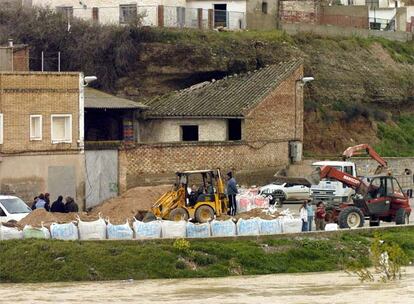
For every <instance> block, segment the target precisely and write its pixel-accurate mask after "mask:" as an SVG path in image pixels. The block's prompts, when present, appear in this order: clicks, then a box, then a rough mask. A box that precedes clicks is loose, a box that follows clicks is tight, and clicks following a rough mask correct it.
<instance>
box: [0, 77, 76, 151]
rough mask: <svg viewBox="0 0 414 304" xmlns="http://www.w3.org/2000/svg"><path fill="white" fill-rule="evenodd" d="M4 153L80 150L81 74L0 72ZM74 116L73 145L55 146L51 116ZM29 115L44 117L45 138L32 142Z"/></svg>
mask: <svg viewBox="0 0 414 304" xmlns="http://www.w3.org/2000/svg"><path fill="white" fill-rule="evenodd" d="M0 113H2V114H3V144H2V145H0V152H1V153H16V152H30V151H56V150H75V149H78V146H77V140H78V139H79V128H78V125H79V123H78V122H79V74H78V73H24V72H21V73H0ZM52 114H71V115H72V143H60V144H52V141H51V115H52ZM30 115H42V139H41V140H36V141H31V140H30Z"/></svg>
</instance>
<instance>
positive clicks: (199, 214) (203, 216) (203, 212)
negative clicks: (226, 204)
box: [195, 205, 214, 223]
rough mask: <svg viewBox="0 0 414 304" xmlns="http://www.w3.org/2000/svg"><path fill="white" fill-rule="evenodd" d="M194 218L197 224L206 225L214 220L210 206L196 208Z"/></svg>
mask: <svg viewBox="0 0 414 304" xmlns="http://www.w3.org/2000/svg"><path fill="white" fill-rule="evenodd" d="M195 218H196V220H197V222H199V223H207V222H208V221H211V220H212V219H213V218H214V210H213V208H211V207H210V206H207V205H202V206H200V207H198V208H197V210H196V212H195Z"/></svg>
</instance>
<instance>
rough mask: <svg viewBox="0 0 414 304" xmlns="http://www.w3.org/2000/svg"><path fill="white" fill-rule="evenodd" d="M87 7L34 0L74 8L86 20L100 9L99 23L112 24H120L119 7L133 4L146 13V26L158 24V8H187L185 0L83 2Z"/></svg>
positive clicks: (65, 0)
mask: <svg viewBox="0 0 414 304" xmlns="http://www.w3.org/2000/svg"><path fill="white" fill-rule="evenodd" d="M81 1H82V3H83V4H86V5H87V8H86V9H85V8H84V7H83V6H82V5H81V4H80V3H79V2H80V1H79V0H33V6H41V7H47V6H48V7H50V8H53V9H54V8H56V7H57V6H72V7H73V15H74V16H75V17H79V18H83V19H85V20H90V19H92V8H93V7H98V8H99V22H101V23H105V24H110V23H115V24H117V23H118V22H119V5H120V4H133V3H136V4H137V5H138V13H144V15H145V17H144V20H143V23H144V25H156V24H157V6H158V5H165V6H182V7H185V6H186V1H185V0H139V1H136V0H135V1H134V0H132V1H131V0H81Z"/></svg>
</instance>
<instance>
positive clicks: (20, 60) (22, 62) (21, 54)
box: [13, 47, 29, 71]
mask: <svg viewBox="0 0 414 304" xmlns="http://www.w3.org/2000/svg"><path fill="white" fill-rule="evenodd" d="M13 71H29V48H28V47H26V48H24V49H21V50H16V51H15V52H14V53H13Z"/></svg>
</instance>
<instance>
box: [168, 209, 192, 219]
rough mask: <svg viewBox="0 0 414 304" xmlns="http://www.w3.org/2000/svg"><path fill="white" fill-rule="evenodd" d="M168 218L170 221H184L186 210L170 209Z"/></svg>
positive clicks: (186, 216)
mask: <svg viewBox="0 0 414 304" xmlns="http://www.w3.org/2000/svg"><path fill="white" fill-rule="evenodd" d="M168 218H169V219H170V221H176V222H177V221H181V220H184V221H186V220H188V212H187V210H185V209H184V208H175V209H173V210H171V212H170V215H169V216H168Z"/></svg>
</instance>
